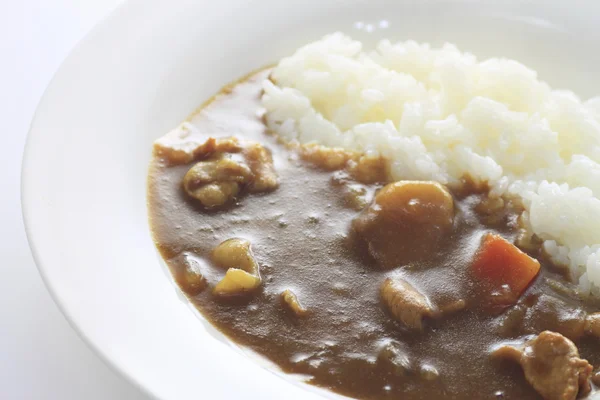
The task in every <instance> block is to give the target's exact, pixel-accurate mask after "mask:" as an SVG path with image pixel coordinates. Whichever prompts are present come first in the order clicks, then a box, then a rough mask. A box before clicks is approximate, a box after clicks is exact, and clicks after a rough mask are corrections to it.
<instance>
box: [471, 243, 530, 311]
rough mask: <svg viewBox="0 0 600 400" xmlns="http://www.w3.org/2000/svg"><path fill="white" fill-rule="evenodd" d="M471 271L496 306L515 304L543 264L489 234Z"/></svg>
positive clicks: (512, 245)
mask: <svg viewBox="0 0 600 400" xmlns="http://www.w3.org/2000/svg"><path fill="white" fill-rule="evenodd" d="M472 272H473V275H474V276H475V277H477V278H478V279H479V280H480V281H481V283H482V284H483V288H484V291H485V292H487V295H488V296H490V298H489V300H490V302H491V303H492V304H493V305H497V306H502V305H505V306H506V305H510V304H514V303H516V301H517V300H518V299H519V297H520V296H521V294H522V293H523V292H524V291H525V289H527V287H528V286H529V284H530V283H531V282H532V281H533V279H534V278H535V277H536V275H537V274H538V273H539V272H540V263H539V261H538V260H536V259H534V258H531V257H530V256H528V255H527V254H525V253H523V252H522V251H521V250H519V249H518V248H517V247H516V246H515V245H514V244H512V243H510V242H508V241H507V240H506V239H504V238H503V237H501V236H499V235H495V234H492V233H488V234H486V235H485V236H484V238H483V242H482V245H481V247H480V249H479V251H478V252H477V254H476V255H475V260H474V261H473V264H472Z"/></svg>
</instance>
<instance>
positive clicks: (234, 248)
mask: <svg viewBox="0 0 600 400" xmlns="http://www.w3.org/2000/svg"><path fill="white" fill-rule="evenodd" d="M212 259H213V262H214V263H215V264H217V265H218V266H220V267H222V268H238V269H242V270H244V271H246V272H248V273H249V274H252V275H258V264H257V263H256V260H255V259H254V255H253V254H252V250H251V249H250V242H249V241H247V240H245V239H238V238H234V239H229V240H226V241H224V242H223V243H221V244H220V245H218V246H217V247H215V249H214V250H213V253H212Z"/></svg>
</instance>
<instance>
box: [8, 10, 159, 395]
mask: <svg viewBox="0 0 600 400" xmlns="http://www.w3.org/2000/svg"><path fill="white" fill-rule="evenodd" d="M120 2H121V0H20V1H12V0H0V50H1V53H0V127H1V128H0V129H1V131H0V138H1V141H0V146H1V147H0V149H1V150H0V398H1V399H10V400H20V399H27V400H29V399H60V400H71V399H77V400H82V399H114V400H122V399H127V400H144V399H146V400H147V399H148V397H147V396H145V395H143V394H142V393H141V392H140V391H139V390H138V389H137V388H135V387H133V385H132V384H130V383H129V382H127V381H125V379H124V378H122V377H120V376H117V375H116V374H115V373H114V372H113V371H112V370H111V369H109V367H107V366H106V365H105V364H104V363H103V362H102V361H101V360H100V359H99V358H98V357H97V356H96V355H95V354H94V353H93V352H92V351H91V350H90V349H89V348H88V347H87V346H86V345H85V343H83V342H82V340H81V339H80V338H79V337H78V336H77V335H76V333H75V332H74V331H73V330H72V329H71V327H70V326H69V324H68V323H67V321H66V320H65V318H64V317H63V315H62V314H61V313H60V311H59V310H58V308H57V307H56V305H55V304H54V302H53V301H52V299H51V298H50V295H49V294H48V291H47V290H46V288H45V286H44V284H43V282H42V280H41V278H40V275H39V274H38V271H37V269H36V267H35V265H34V263H33V259H32V257H31V254H30V252H29V247H28V245H27V240H26V237H25V231H24V228H23V222H22V218H21V205H20V188H19V187H20V167H21V158H22V154H23V147H24V145H25V138H26V135H27V130H28V129H29V123H30V121H31V118H32V116H33V113H34V111H35V107H36V105H37V103H38V101H39V99H40V97H41V95H42V93H43V91H44V88H45V87H46V85H47V84H48V82H49V81H50V79H51V78H52V75H53V74H54V72H55V71H56V69H57V68H58V67H59V65H60V63H61V62H62V60H63V59H64V58H65V57H66V56H67V54H68V53H69V52H70V50H71V49H72V48H73V46H75V44H76V43H77V42H78V41H79V40H80V39H81V38H82V37H83V36H84V35H85V34H86V33H87V32H88V31H89V30H90V29H91V28H92V27H93V26H94V25H95V24H96V23H97V22H98V21H100V20H101V19H102V18H103V17H104V16H105V15H106V14H108V13H109V12H110V11H111V10H112V9H113V8H114V7H115V6H117V5H118V4H119V3H120Z"/></svg>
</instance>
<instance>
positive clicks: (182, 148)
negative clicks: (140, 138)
mask: <svg viewBox="0 0 600 400" xmlns="http://www.w3.org/2000/svg"><path fill="white" fill-rule="evenodd" d="M195 131H196V128H194V126H193V125H192V124H190V123H189V122H184V123H182V124H181V125H179V126H178V127H177V128H175V129H173V130H172V131H170V132H169V133H167V134H166V135H164V136H162V137H160V138H159V139H157V140H156V141H154V154H155V155H156V156H157V157H160V158H163V159H165V160H166V161H167V162H168V163H169V164H171V165H177V164H187V163H189V162H192V161H193V159H194V150H195V149H196V148H197V147H198V146H201V145H202V143H203V142H204V141H203V140H199V138H198V136H197V135H194V134H193V133H194V132H195Z"/></svg>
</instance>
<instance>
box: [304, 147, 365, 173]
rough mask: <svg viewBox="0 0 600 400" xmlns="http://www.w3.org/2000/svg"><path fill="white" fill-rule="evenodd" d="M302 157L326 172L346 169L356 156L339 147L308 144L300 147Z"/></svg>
mask: <svg viewBox="0 0 600 400" xmlns="http://www.w3.org/2000/svg"><path fill="white" fill-rule="evenodd" d="M300 156H301V157H302V158H303V159H304V160H305V161H308V162H309V163H312V164H314V165H316V166H317V167H319V168H322V169H324V170H326V171H336V170H340V169H343V168H345V167H346V165H347V164H348V161H350V160H351V159H353V158H355V157H356V154H355V153H352V152H349V151H347V150H344V149H341V148H338V147H327V146H323V145H319V144H308V145H303V146H301V147H300Z"/></svg>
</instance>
